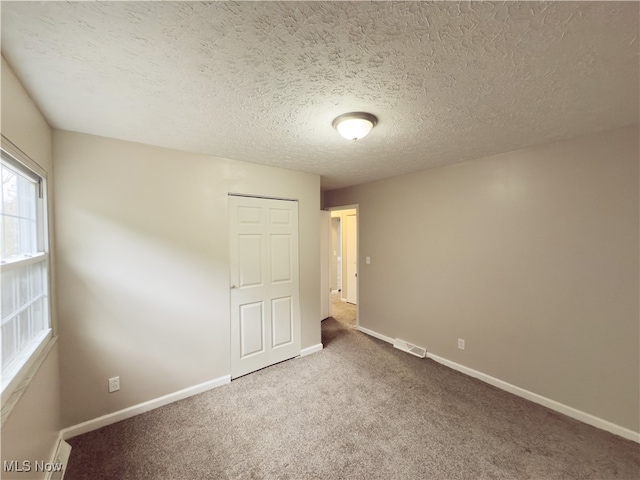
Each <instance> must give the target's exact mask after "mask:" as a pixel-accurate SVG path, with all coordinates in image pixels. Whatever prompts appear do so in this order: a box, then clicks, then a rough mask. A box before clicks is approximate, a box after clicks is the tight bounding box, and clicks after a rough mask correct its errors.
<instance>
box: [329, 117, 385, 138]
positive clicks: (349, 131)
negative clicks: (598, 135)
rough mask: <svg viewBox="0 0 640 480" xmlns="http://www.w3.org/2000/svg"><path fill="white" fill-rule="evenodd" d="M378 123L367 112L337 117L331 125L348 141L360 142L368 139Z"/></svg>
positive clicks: (375, 118)
mask: <svg viewBox="0 0 640 480" xmlns="http://www.w3.org/2000/svg"><path fill="white" fill-rule="evenodd" d="M377 123H378V118H377V117H376V116H375V115H372V114H370V113H366V112H351V113H345V114H344V115H340V116H339V117H337V118H336V119H335V120H334V121H333V123H332V124H331V125H333V128H335V129H336V130H338V133H339V134H340V135H342V136H343V137H344V138H346V139H347V140H353V141H354V142H355V141H356V140H360V139H361V138H363V137H366V136H367V134H368V133H369V132H370V131H371V129H372V128H373V127H375V126H376V124H377Z"/></svg>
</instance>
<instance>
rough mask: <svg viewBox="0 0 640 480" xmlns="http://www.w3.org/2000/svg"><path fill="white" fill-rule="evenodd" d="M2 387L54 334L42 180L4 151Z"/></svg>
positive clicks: (0, 260)
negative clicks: (50, 306) (51, 317)
mask: <svg viewBox="0 0 640 480" xmlns="http://www.w3.org/2000/svg"><path fill="white" fill-rule="evenodd" d="M0 177H1V180H2V184H1V186H0V189H1V191H0V193H1V206H0V271H1V275H0V284H1V286H2V304H1V308H0V310H1V329H0V338H1V341H0V349H1V354H2V391H3V392H4V390H5V388H6V387H7V385H8V384H9V383H10V382H11V381H12V380H13V378H14V377H15V376H16V374H17V373H18V372H19V371H20V369H21V368H22V367H23V366H24V365H25V363H27V361H28V360H29V359H30V357H31V356H32V355H33V354H34V352H36V350H37V349H38V348H39V347H40V345H41V344H43V343H44V341H45V340H46V339H47V338H49V337H50V336H51V328H50V317H49V282H48V279H49V275H48V270H49V257H48V254H47V250H48V248H47V233H46V209H45V201H44V195H43V192H44V187H45V185H44V179H43V178H42V177H40V176H39V175H37V174H36V173H34V172H33V171H31V170H30V169H28V168H27V167H25V166H24V165H23V164H22V163H20V162H19V161H18V160H16V159H15V158H14V157H13V156H11V155H9V154H8V153H7V152H6V151H4V150H2V161H1V164H0Z"/></svg>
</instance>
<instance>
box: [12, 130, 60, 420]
mask: <svg viewBox="0 0 640 480" xmlns="http://www.w3.org/2000/svg"><path fill="white" fill-rule="evenodd" d="M0 150H1V154H2V157H3V158H4V159H6V161H7V163H8V164H10V165H12V166H16V167H19V168H18V169H19V170H21V171H26V173H31V175H32V176H33V177H37V178H38V179H39V188H40V192H41V194H40V196H41V198H40V199H38V201H37V207H36V208H37V216H38V218H37V223H38V227H37V228H38V240H37V241H38V253H37V254H35V255H32V256H31V257H26V258H24V259H19V260H9V261H7V262H5V263H2V264H0V269H1V271H2V272H5V271H9V270H11V269H14V268H19V267H20V266H26V265H28V264H32V263H36V262H40V261H42V259H43V258H44V262H45V265H46V271H47V281H46V286H45V288H46V290H45V294H46V296H47V300H48V301H47V319H46V320H47V324H48V328H45V329H43V330H42V331H41V332H39V333H38V334H37V335H36V336H34V337H33V338H32V339H31V341H30V342H29V343H28V345H27V346H26V348H24V349H23V350H22V351H21V352H20V353H19V354H18V355H17V357H15V358H13V359H12V360H11V362H10V363H9V368H8V370H7V371H6V372H2V371H0V376H1V389H2V390H1V399H0V402H1V404H2V412H1V413H2V418H1V422H0V425H2V424H4V422H5V420H6V419H7V417H8V416H9V414H10V413H11V410H12V409H13V407H14V406H15V404H16V403H17V402H18V400H19V399H20V397H21V396H22V394H23V393H24V391H25V390H26V388H27V387H28V385H29V383H30V381H31V379H32V378H33V377H34V375H35V374H36V372H37V371H38V368H39V367H40V365H41V364H42V363H43V362H44V360H45V359H46V357H47V355H48V354H49V351H50V350H51V348H52V347H53V345H54V344H55V342H56V339H57V338H56V337H55V336H54V331H53V315H52V312H53V310H52V295H51V292H52V288H51V281H52V278H53V275H52V272H51V262H50V261H49V223H48V202H47V200H48V197H47V174H46V171H45V170H44V169H43V168H41V167H40V165H38V164H37V163H36V162H35V161H33V160H32V159H31V158H29V156H28V155H26V154H25V153H24V152H22V150H20V149H19V148H18V147H17V146H15V145H14V144H13V143H12V142H11V141H10V140H8V139H7V138H6V137H5V136H4V135H2V144H1V147H0Z"/></svg>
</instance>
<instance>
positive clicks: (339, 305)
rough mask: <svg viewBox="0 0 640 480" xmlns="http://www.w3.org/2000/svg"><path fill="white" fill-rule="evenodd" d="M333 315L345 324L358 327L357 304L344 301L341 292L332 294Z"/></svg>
mask: <svg viewBox="0 0 640 480" xmlns="http://www.w3.org/2000/svg"><path fill="white" fill-rule="evenodd" d="M331 316H332V317H333V318H335V319H336V320H337V321H339V322H340V323H342V324H344V325H348V326H350V327H353V328H355V327H356V317H357V313H356V306H355V305H354V304H352V303H348V302H343V301H342V300H341V299H340V292H335V293H332V294H331Z"/></svg>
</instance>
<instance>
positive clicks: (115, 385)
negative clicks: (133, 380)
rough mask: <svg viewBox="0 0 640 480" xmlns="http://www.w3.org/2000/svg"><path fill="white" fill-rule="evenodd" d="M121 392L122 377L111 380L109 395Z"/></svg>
mask: <svg viewBox="0 0 640 480" xmlns="http://www.w3.org/2000/svg"><path fill="white" fill-rule="evenodd" d="M118 390H120V377H113V378H110V379H109V393H113V392H117V391H118Z"/></svg>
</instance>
